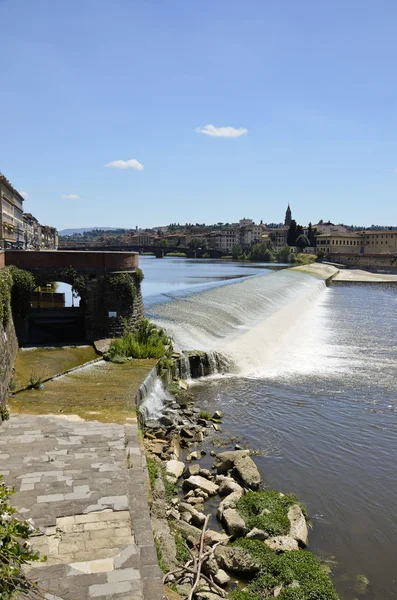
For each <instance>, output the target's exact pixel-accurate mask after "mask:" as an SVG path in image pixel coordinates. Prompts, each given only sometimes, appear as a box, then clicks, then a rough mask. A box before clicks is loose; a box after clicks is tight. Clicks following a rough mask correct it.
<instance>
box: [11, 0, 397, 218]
mask: <svg viewBox="0 0 397 600" xmlns="http://www.w3.org/2000/svg"><path fill="white" fill-rule="evenodd" d="M355 4H356V3H355V2H354V3H352V4H349V5H348V6H346V4H345V3H342V2H341V1H337V2H336V3H334V4H333V5H332V6H319V5H318V3H315V2H314V0H306V1H304V2H303V3H301V4H300V5H299V7H298V6H296V4H295V3H294V2H292V0H286V2H284V3H283V5H282V6H281V5H279V4H276V3H270V4H267V5H264V4H263V3H262V2H260V1H259V0H251V1H250V2H248V3H246V4H244V6H240V5H239V4H233V3H232V4H230V3H227V2H226V1H224V0H220V2H219V3H216V5H213V3H209V2H208V1H207V0H205V1H204V2H203V3H200V5H195V6H192V5H189V6H187V5H185V4H183V3H181V2H176V3H175V4H172V5H169V4H168V5H167V6H164V5H161V4H157V3H145V4H144V3H140V2H134V3H132V2H129V1H127V0H120V1H119V2H117V3H109V2H106V1H105V0H99V1H97V2H93V1H91V0H85V1H84V2H77V1H71V2H69V3H56V4H54V3H53V2H50V0H37V1H36V2H35V3H31V2H30V1H28V0H18V1H17V2H11V1H9V0H5V1H4V2H2V3H0V18H1V19H2V21H3V22H5V23H7V22H8V23H12V22H18V28H16V29H13V30H11V29H7V28H5V30H4V32H3V36H4V38H3V40H4V41H3V53H2V61H1V63H0V71H1V73H2V78H3V81H5V82H7V85H5V86H4V88H3V91H2V95H1V98H0V109H1V112H2V115H3V120H2V121H3V122H2V136H3V139H5V140H6V141H7V143H6V144H4V145H3V146H2V147H1V148H0V169H1V171H2V172H4V173H5V174H6V175H7V177H8V178H9V179H10V181H12V183H13V185H14V186H15V187H16V188H17V189H18V190H19V191H20V193H21V195H23V196H24V197H25V210H26V211H30V210H32V211H34V212H35V214H37V216H38V218H39V219H40V220H41V221H48V222H51V223H54V225H56V226H57V227H58V229H64V228H70V227H84V226H85V227H92V226H94V225H95V222H96V223H98V222H100V223H103V226H109V227H120V226H122V225H124V224H125V226H128V227H134V226H135V225H136V224H138V225H139V226H140V227H143V228H145V227H153V226H155V225H156V224H158V223H164V224H166V223H169V222H178V221H179V222H193V223H195V222H203V221H205V222H218V221H225V219H227V220H230V221H238V220H239V218H241V215H242V213H246V214H247V215H250V216H251V217H252V218H253V219H254V220H255V221H257V222H259V221H260V219H263V220H264V221H267V222H279V221H280V220H281V217H280V215H282V214H283V213H284V210H285V206H286V204H287V203H288V202H290V203H291V204H292V205H293V206H294V207H295V211H294V213H295V217H296V220H297V221H298V222H301V223H308V222H309V220H311V221H313V222H315V221H316V220H317V221H318V220H320V219H324V220H325V219H331V220H333V221H336V222H338V223H339V222H342V223H346V224H353V223H354V224H359V225H362V226H370V225H371V224H390V225H394V224H396V222H397V202H396V201H395V200H396V198H395V196H396V186H397V157H396V155H397V152H396V150H397V147H396V141H395V136H394V134H393V130H394V127H393V126H394V125H395V124H397V123H396V121H397V116H396V114H395V109H394V107H395V97H396V92H397V84H396V83H395V82H394V80H393V78H392V77H390V74H391V73H392V72H393V70H394V48H395V41H394V28H393V23H394V20H395V19H394V18H393V17H397V7H396V6H395V4H394V3H392V2H390V1H386V0H384V1H383V2H382V3H381V4H382V5H383V9H384V10H379V7H378V8H377V9H376V10H375V7H372V6H370V5H369V4H366V5H362V4H360V5H357V7H358V6H359V7H360V10H357V7H356V6H355ZM386 12H387V14H388V15H389V18H388V20H387V21H385V19H384V16H383V15H384V14H385V13H386ZM225 215H227V217H226V216H225Z"/></svg>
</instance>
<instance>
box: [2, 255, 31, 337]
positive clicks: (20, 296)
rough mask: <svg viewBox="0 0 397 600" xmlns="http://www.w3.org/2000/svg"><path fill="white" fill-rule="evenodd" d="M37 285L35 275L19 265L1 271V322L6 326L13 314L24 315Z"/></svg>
mask: <svg viewBox="0 0 397 600" xmlns="http://www.w3.org/2000/svg"><path fill="white" fill-rule="evenodd" d="M35 287H36V281H35V278H34V276H33V275H32V274H31V273H29V272H28V271H24V270H23V269H18V268H17V267H6V268H5V269H2V270H1V271H0V322H1V323H2V325H3V327H6V326H7V324H8V321H9V319H10V316H11V307H12V312H13V313H14V315H17V316H24V315H26V313H27V311H28V310H29V308H30V304H31V298H32V292H33V291H34V289H35Z"/></svg>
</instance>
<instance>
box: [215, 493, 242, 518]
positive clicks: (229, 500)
mask: <svg viewBox="0 0 397 600" xmlns="http://www.w3.org/2000/svg"><path fill="white" fill-rule="evenodd" d="M242 495H243V490H242V489H241V491H240V492H233V493H232V494H229V495H228V496H226V498H224V499H223V500H222V502H221V503H220V504H219V506H218V512H217V516H218V519H222V515H223V513H224V512H225V510H227V509H228V508H236V506H237V503H238V501H239V500H240V498H241V496H242Z"/></svg>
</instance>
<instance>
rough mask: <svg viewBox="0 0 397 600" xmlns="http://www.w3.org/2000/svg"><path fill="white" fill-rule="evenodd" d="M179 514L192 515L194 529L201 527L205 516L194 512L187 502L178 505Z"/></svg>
mask: <svg viewBox="0 0 397 600" xmlns="http://www.w3.org/2000/svg"><path fill="white" fill-rule="evenodd" d="M179 512H181V513H184V512H188V513H190V514H191V515H192V524H193V525H194V526H195V527H202V526H203V525H204V521H205V515H204V514H203V513H201V512H199V511H198V510H196V509H195V508H194V507H193V506H191V505H190V504H188V503H187V502H181V503H180V504H179Z"/></svg>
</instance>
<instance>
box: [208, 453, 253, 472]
mask: <svg viewBox="0 0 397 600" xmlns="http://www.w3.org/2000/svg"><path fill="white" fill-rule="evenodd" d="M248 454H249V452H248V450H234V451H228V452H220V453H219V454H217V456H216V461H215V463H214V469H216V470H217V472H218V473H219V474H222V473H227V472H228V471H230V469H233V467H234V464H235V462H236V460H237V459H238V458H240V457H242V456H248Z"/></svg>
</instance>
